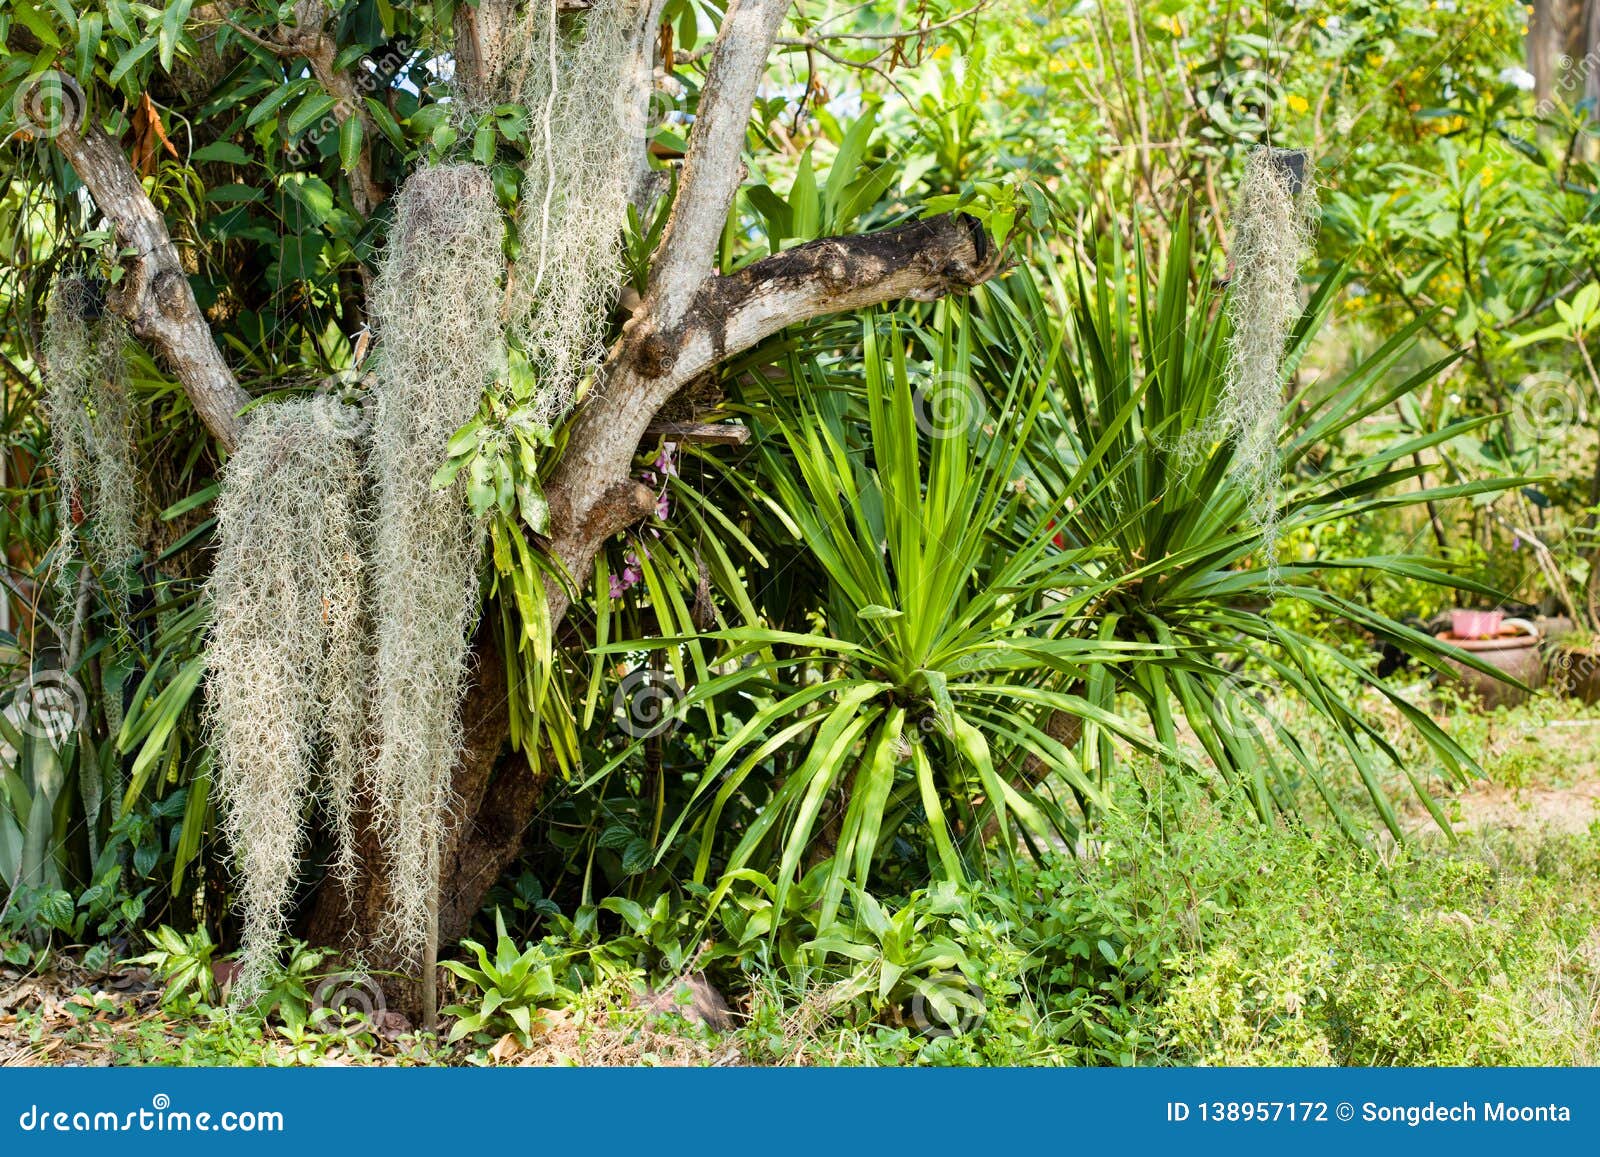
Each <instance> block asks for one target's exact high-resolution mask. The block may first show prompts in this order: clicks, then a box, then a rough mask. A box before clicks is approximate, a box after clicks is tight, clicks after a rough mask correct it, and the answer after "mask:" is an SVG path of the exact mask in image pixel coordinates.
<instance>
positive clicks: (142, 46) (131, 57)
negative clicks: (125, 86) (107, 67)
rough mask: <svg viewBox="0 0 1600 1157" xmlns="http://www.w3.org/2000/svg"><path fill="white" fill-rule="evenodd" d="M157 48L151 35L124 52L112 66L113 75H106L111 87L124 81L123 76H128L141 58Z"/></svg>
mask: <svg viewBox="0 0 1600 1157" xmlns="http://www.w3.org/2000/svg"><path fill="white" fill-rule="evenodd" d="M155 50H156V40H155V38H154V37H151V38H150V39H149V40H145V41H141V42H140V43H139V45H138V46H137V47H135V48H133V49H130V50H129V51H128V52H126V53H124V54H123V56H122V58H121V59H120V60H118V61H117V63H116V65H115V66H113V67H112V69H111V75H110V76H108V77H106V80H107V81H108V82H110V84H111V87H112V88H116V87H118V86H119V85H120V84H121V83H122V78H123V77H125V76H127V75H128V73H129V72H130V71H131V70H132V69H133V68H134V67H135V66H136V65H137V64H138V63H139V62H140V61H141V60H143V59H144V58H145V57H147V56H149V55H150V54H151V53H152V52H154V51H155Z"/></svg>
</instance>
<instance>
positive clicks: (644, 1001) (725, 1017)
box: [633, 972, 733, 1032]
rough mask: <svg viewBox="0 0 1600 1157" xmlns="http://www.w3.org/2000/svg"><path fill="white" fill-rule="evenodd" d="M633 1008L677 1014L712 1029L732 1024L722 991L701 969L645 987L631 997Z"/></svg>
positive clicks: (724, 1029) (730, 1011)
mask: <svg viewBox="0 0 1600 1157" xmlns="http://www.w3.org/2000/svg"><path fill="white" fill-rule="evenodd" d="M633 1003H634V1005H635V1007H638V1008H645V1009H648V1010H650V1011H651V1012H656V1013H661V1014H662V1015H666V1014H669V1013H677V1014H678V1015H679V1016H681V1017H683V1018H684V1019H685V1020H688V1021H692V1022H693V1023H695V1024H703V1025H705V1026H706V1027H707V1028H709V1029H711V1030H712V1031H713V1032H727V1031H728V1030H729V1029H731V1028H732V1027H733V1009H732V1008H730V1007H729V1006H728V1002H727V1001H726V1000H724V999H723V998H722V994H721V993H720V992H718V991H717V990H716V989H715V988H713V987H712V986H711V982H710V981H709V980H707V979H706V974H705V973H704V972H694V973H690V974H689V975H688V976H685V977H682V978H680V979H679V980H677V981H674V982H673V984H672V985H671V986H670V987H667V988H663V989H661V990H659V991H658V990H656V989H647V990H646V991H645V992H643V993H641V994H640V995H638V996H636V997H634V1000H633Z"/></svg>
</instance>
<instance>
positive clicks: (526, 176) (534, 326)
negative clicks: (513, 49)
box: [510, 0, 651, 426]
mask: <svg viewBox="0 0 1600 1157" xmlns="http://www.w3.org/2000/svg"><path fill="white" fill-rule="evenodd" d="M558 7H559V6H558V5H555V4H529V5H528V7H527V14H526V16H525V18H524V22H523V29H522V35H521V37H520V41H519V46H518V54H517V56H516V58H515V59H514V60H513V62H512V67H511V73H512V86H513V89H514V93H513V99H514V100H515V101H517V102H518V103H519V104H521V105H523V106H524V107H525V108H526V109H527V110H528V117H529V120H530V126H529V130H528V145H529V151H528V159H527V164H526V165H525V167H524V172H523V182H522V192H521V201H520V203H519V209H518V213H517V233H518V237H519V238H520V241H521V254H520V256H519V257H518V260H517V267H516V272H515V276H514V278H513V281H512V283H511V292H510V306H511V316H510V323H511V324H510V328H511V336H512V338H513V340H514V341H515V343H516V344H517V346H518V347H519V348H520V349H521V350H522V351H523V352H524V353H525V354H526V356H527V358H528V361H529V363H530V365H531V366H532V368H533V372H534V375H535V378H536V379H537V381H538V402H537V406H536V407H535V409H536V411H537V412H536V413H535V414H534V415H533V417H534V418H535V420H537V421H539V422H541V423H543V424H544V425H546V426H549V425H552V424H553V423H554V422H555V420H556V419H557V418H558V417H559V416H560V414H561V413H562V412H563V411H564V410H565V409H567V407H568V406H570V405H571V404H572V400H573V397H574V395H575V394H576V393H577V391H578V389H579V387H580V386H581V385H582V383H583V380H584V378H585V377H586V376H587V375H588V374H590V373H591V372H592V371H593V370H594V368H595V367H596V366H598V365H599V364H600V361H601V359H602V358H603V357H604V355H605V335H606V322H607V320H608V319H609V317H610V313H611V307H612V305H613V303H614V301H615V299H616V294H617V292H618V290H619V288H620V287H621V285H622V280H623V278H622V235H623V229H624V227H625V226H626V224H627V214H628V198H629V195H630V193H632V191H633V186H634V183H635V181H636V179H637V178H638V176H639V166H640V162H641V159H642V158H643V156H644V150H645V141H644V139H643V132H644V130H645V128H646V127H647V126H646V125H645V123H644V122H645V120H646V116H645V115H644V114H645V113H646V112H647V107H648V98H649V95H650V92H651V77H650V76H649V75H648V74H645V75H644V76H642V77H640V76H634V75H632V72H633V70H634V69H635V67H636V65H637V61H638V58H639V53H638V51H637V33H636V31H635V30H634V29H632V28H631V27H630V26H629V23H628V22H627V21H626V20H624V19H623V17H624V15H625V12H624V9H625V8H626V7H627V6H626V5H625V4H624V3H622V0H596V2H595V3H594V4H593V6H592V7H590V8H589V9H588V10H587V11H586V12H585V13H583V14H582V15H581V16H578V17H576V18H572V19H570V20H568V19H564V18H563V17H562V16H561V15H560V14H559V13H558V12H557V8H558ZM596 94H602V95H601V96H599V97H598V98H597V96H596ZM635 98H638V99H637V100H635ZM636 105H642V106H644V107H636Z"/></svg>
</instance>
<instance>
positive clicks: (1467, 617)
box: [1450, 611, 1505, 639]
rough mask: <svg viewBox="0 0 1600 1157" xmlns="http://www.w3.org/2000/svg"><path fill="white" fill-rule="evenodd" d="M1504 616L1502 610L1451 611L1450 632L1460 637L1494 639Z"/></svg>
mask: <svg viewBox="0 0 1600 1157" xmlns="http://www.w3.org/2000/svg"><path fill="white" fill-rule="evenodd" d="M1503 618H1505V613H1504V612H1502V611H1451V612H1450V633H1451V634H1452V635H1454V636H1455V637H1456V638H1458V639H1492V638H1494V637H1495V636H1496V635H1498V634H1499V633H1500V620H1501V619H1503Z"/></svg>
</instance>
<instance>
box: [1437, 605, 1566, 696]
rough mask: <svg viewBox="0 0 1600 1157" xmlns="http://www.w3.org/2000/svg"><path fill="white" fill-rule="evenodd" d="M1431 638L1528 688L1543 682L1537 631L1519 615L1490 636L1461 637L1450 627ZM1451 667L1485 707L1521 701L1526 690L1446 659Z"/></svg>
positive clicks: (1536, 686) (1526, 694)
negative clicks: (1485, 664) (1482, 637)
mask: <svg viewBox="0 0 1600 1157" xmlns="http://www.w3.org/2000/svg"><path fill="white" fill-rule="evenodd" d="M1434 638H1436V639H1438V640H1439V641H1440V642H1441V643H1449V644H1450V645H1451V646H1453V647H1458V648H1460V649H1461V650H1463V651H1466V652H1468V653H1469V654H1472V655H1474V656H1476V657H1477V658H1479V659H1481V660H1483V661H1484V662H1486V663H1488V664H1489V665H1490V666H1492V667H1494V668H1496V669H1497V670H1500V671H1504V672H1505V673H1506V674H1507V675H1509V676H1510V677H1511V678H1513V679H1516V680H1519V681H1520V682H1522V683H1525V684H1527V685H1528V686H1529V687H1532V688H1539V687H1543V686H1544V659H1543V657H1542V656H1541V655H1540V654H1539V632H1538V631H1537V629H1536V628H1535V627H1534V626H1533V624H1532V623H1529V622H1527V621H1526V620H1523V619H1507V620H1505V622H1503V623H1501V624H1500V631H1499V633H1498V634H1497V635H1495V636H1494V637H1493V638H1488V639H1463V638H1459V637H1457V636H1456V635H1455V633H1454V632H1452V631H1444V632H1442V633H1440V634H1438V635H1435V636H1434ZM1445 662H1446V663H1448V664H1449V665H1450V667H1451V668H1452V669H1453V670H1454V671H1455V673H1456V677H1457V679H1459V681H1460V686H1461V689H1462V690H1463V691H1467V692H1469V693H1471V694H1473V695H1475V696H1476V697H1477V698H1478V699H1479V700H1480V701H1481V702H1482V703H1483V705H1484V706H1485V707H1500V706H1510V705H1511V704H1515V703H1521V702H1524V701H1525V700H1526V699H1527V698H1528V692H1526V691H1524V690H1523V689H1522V688H1520V687H1517V686H1514V685H1513V684H1510V683H1502V682H1501V681H1500V680H1499V679H1496V678H1495V677H1494V676H1492V675H1487V674H1485V673H1483V672H1482V671H1478V670H1476V669H1474V668H1472V667H1469V666H1467V665H1466V664H1465V663H1461V662H1458V661H1457V660H1455V659H1446V660H1445Z"/></svg>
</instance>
